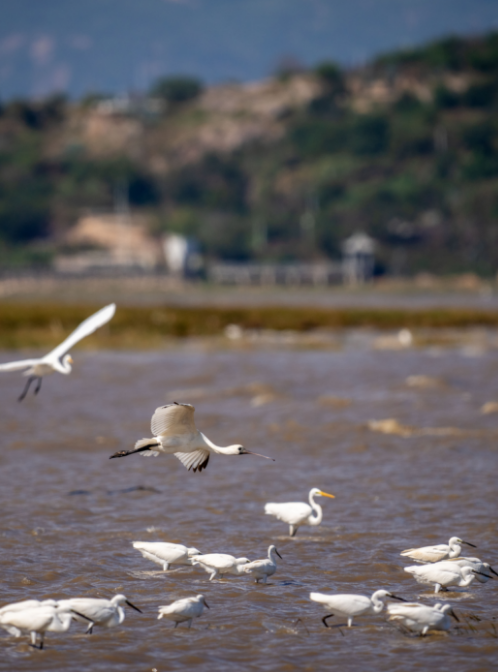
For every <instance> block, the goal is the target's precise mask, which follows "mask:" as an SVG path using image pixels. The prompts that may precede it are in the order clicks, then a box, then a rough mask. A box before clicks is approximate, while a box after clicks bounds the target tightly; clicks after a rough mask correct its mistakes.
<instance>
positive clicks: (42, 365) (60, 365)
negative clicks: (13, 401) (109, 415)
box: [0, 303, 116, 401]
mask: <svg viewBox="0 0 498 672" xmlns="http://www.w3.org/2000/svg"><path fill="white" fill-rule="evenodd" d="M115 312H116V305H115V304H114V303H111V304H110V305H109V306H106V307H105V308H102V309H101V310H99V311H98V312H96V313H94V314H93V315H91V316H90V317H88V318H87V319H86V320H85V321H84V322H82V323H81V324H80V325H79V327H77V328H76V329H75V330H74V331H73V333H72V334H70V335H69V336H68V337H67V338H66V340H65V341H63V342H62V343H61V344H60V345H58V346H57V347H56V348H55V350H52V351H51V352H49V353H48V355H45V357H41V358H38V359H23V360H21V361H19V362H9V363H8V364H0V371H21V370H22V369H26V371H24V373H23V376H29V377H28V380H27V381H26V385H25V387H24V390H23V391H22V394H21V396H20V397H19V401H22V400H23V399H24V397H25V396H26V395H27V393H28V390H29V386H30V385H31V383H32V382H33V381H34V380H36V381H38V382H37V384H36V387H35V394H38V392H39V391H40V388H41V384H42V379H43V377H44V376H48V375H50V374H51V373H54V372H55V371H57V372H58V373H63V374H65V375H68V374H69V373H71V371H72V367H71V364H72V363H73V360H72V358H71V356H70V355H68V354H66V353H67V352H68V351H69V350H70V349H71V348H72V347H73V345H75V344H76V343H78V341H81V339H83V338H85V336H89V335H90V334H93V332H94V331H96V330H97V329H98V328H99V327H102V326H103V325H104V324H106V322H109V320H110V319H111V318H112V317H113V315H114V313H115Z"/></svg>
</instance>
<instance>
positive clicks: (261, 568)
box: [243, 545, 282, 583]
mask: <svg viewBox="0 0 498 672" xmlns="http://www.w3.org/2000/svg"><path fill="white" fill-rule="evenodd" d="M276 555H278V557H279V558H280V560H282V556H281V555H280V553H279V552H278V551H277V549H276V547H275V546H273V545H271V546H270V547H269V548H268V557H267V558H264V559H263V560H253V561H252V562H249V563H248V564H247V565H243V570H244V572H245V573H246V574H251V575H252V576H253V577H254V578H255V579H256V583H259V582H260V581H261V579H263V583H266V580H267V578H268V577H269V576H273V574H275V572H276V571H277V559H276V557H275V556H276Z"/></svg>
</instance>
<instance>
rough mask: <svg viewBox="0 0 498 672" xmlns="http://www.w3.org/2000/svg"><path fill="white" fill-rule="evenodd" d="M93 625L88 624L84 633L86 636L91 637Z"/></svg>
mask: <svg viewBox="0 0 498 672" xmlns="http://www.w3.org/2000/svg"><path fill="white" fill-rule="evenodd" d="M94 625H95V623H93V622H92V623H90V625H89V626H88V628H87V629H86V633H85V634H87V635H91V634H92V632H93V626H94Z"/></svg>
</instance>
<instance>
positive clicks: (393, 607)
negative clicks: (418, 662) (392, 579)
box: [387, 602, 458, 635]
mask: <svg viewBox="0 0 498 672" xmlns="http://www.w3.org/2000/svg"><path fill="white" fill-rule="evenodd" d="M387 612H388V614H389V620H390V621H394V622H397V623H401V624H402V625H404V626H405V627H406V628H408V630H412V631H413V632H419V633H420V634H421V635H426V634H427V632H428V631H429V630H449V629H450V626H451V622H450V616H453V618H454V619H455V620H456V621H458V618H457V615H456V614H455V613H454V611H453V609H452V608H451V605H450V604H444V605H443V604H440V603H438V604H435V605H434V606H433V607H428V606H427V605H425V604H420V603H419V602H406V603H405V604H388V605H387Z"/></svg>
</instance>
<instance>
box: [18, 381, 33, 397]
mask: <svg viewBox="0 0 498 672" xmlns="http://www.w3.org/2000/svg"><path fill="white" fill-rule="evenodd" d="M33 380H35V376H30V377H29V378H28V380H27V381H26V385H25V386H24V390H23V391H22V394H21V396H20V397H19V399H18V400H17V401H22V400H23V399H24V397H25V396H26V395H27V394H28V390H29V386H30V385H31V383H32V382H33Z"/></svg>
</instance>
